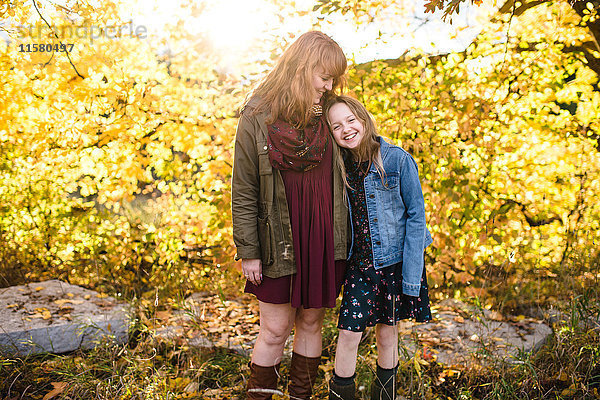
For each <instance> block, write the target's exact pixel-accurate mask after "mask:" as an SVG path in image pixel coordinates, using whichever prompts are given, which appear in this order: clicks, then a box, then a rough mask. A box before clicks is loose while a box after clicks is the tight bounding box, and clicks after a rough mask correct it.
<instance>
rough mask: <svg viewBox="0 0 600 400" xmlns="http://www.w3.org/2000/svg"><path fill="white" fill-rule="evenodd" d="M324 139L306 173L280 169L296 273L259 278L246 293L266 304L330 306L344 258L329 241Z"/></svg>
mask: <svg viewBox="0 0 600 400" xmlns="http://www.w3.org/2000/svg"><path fill="white" fill-rule="evenodd" d="M332 146H333V144H332V139H331V138H330V139H329V142H328V144H327V149H326V151H325V154H324V155H323V159H322V161H321V163H319V165H317V166H316V167H314V168H311V169H309V170H307V171H303V172H297V171H292V170H281V177H282V178H283V183H284V186H285V194H286V198H287V203H288V210H289V213H290V222H291V225H292V239H293V242H294V243H293V246H294V256H295V259H296V271H297V272H296V273H295V274H293V275H287V276H283V277H281V278H269V277H266V276H264V275H263V281H262V283H261V284H260V285H258V286H256V285H254V284H252V283H251V282H250V281H248V280H247V281H246V288H245V289H244V291H245V292H246V293H253V294H254V295H256V297H257V298H258V299H259V300H260V301H263V302H266V303H274V304H284V303H291V304H292V307H296V308H297V307H304V308H322V307H335V302H336V299H337V297H338V295H339V293H340V289H341V286H342V281H343V277H344V271H345V268H346V261H345V260H338V261H336V260H335V257H334V238H333V172H332V171H333V157H332V154H333V149H332Z"/></svg>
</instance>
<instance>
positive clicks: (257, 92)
mask: <svg viewBox="0 0 600 400" xmlns="http://www.w3.org/2000/svg"><path fill="white" fill-rule="evenodd" d="M319 67H320V68H321V69H323V71H324V73H325V74H326V75H329V76H331V77H333V85H332V86H333V87H332V89H333V90H332V92H333V91H336V90H338V89H339V90H340V91H341V90H342V89H343V87H344V85H345V81H344V73H345V72H346V67H347V61H346V56H345V55H344V52H343V51H342V49H341V48H340V46H339V45H338V44H337V43H336V42H335V41H334V40H333V39H331V38H330V37H329V36H327V35H326V34H324V33H322V32H318V31H310V32H306V33H304V34H303V35H301V36H300V37H299V38H298V39H297V40H296V41H295V42H294V43H292V44H291V45H290V47H288V48H287V49H286V50H285V51H284V53H283V54H282V55H281V57H280V58H279V61H277V64H276V65H275V67H274V68H273V69H272V70H271V72H269V74H268V75H267V76H266V77H265V78H264V79H263V80H262V81H261V82H260V83H259V84H258V86H257V87H256V88H255V89H254V91H253V92H252V94H251V96H250V98H256V99H257V100H258V101H257V105H256V107H255V108H254V109H255V111H256V112H261V111H269V117H268V118H267V121H266V122H267V123H268V124H272V123H274V122H275V121H276V120H277V119H279V118H282V119H283V120H285V121H286V122H289V123H291V124H293V125H295V126H296V127H299V128H301V127H305V126H306V125H308V123H309V122H310V119H311V117H312V113H311V109H312V106H313V102H314V98H315V94H316V93H315V89H314V87H313V85H312V79H313V73H314V72H315V70H316V69H317V68H319ZM329 95H330V93H325V94H324V95H323V96H324V100H327V97H329ZM246 104H247V102H246Z"/></svg>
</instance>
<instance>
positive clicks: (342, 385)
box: [329, 373, 356, 400]
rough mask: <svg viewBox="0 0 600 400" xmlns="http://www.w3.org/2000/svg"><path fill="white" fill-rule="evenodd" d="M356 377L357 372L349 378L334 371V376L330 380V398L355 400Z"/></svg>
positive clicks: (333, 399) (332, 399)
mask: <svg viewBox="0 0 600 400" xmlns="http://www.w3.org/2000/svg"><path fill="white" fill-rule="evenodd" d="M355 377H356V374H354V375H352V376H351V377H349V378H340V377H339V376H337V375H336V374H335V373H334V374H333V378H331V379H330V380H329V400H354V399H355V397H354V392H355V391H356V384H355V383H354V378H355Z"/></svg>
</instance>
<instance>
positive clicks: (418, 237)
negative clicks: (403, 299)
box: [400, 153, 427, 296]
mask: <svg viewBox="0 0 600 400" xmlns="http://www.w3.org/2000/svg"><path fill="white" fill-rule="evenodd" d="M401 163H402V169H401V175H400V191H401V194H402V200H403V201H404V205H405V207H406V217H407V219H406V230H405V232H406V237H405V238H404V249H403V258H402V292H403V293H404V294H406V295H409V296H418V295H419V291H420V288H421V276H422V274H423V262H424V260H423V251H424V250H425V247H426V245H427V243H425V237H426V233H427V227H426V223H425V201H424V199H423V190H422V189H421V182H420V181H419V170H418V167H417V163H416V162H415V160H414V159H413V157H412V156H411V155H410V154H408V153H405V157H403V159H402V161H401Z"/></svg>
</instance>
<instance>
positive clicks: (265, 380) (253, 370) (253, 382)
mask: <svg viewBox="0 0 600 400" xmlns="http://www.w3.org/2000/svg"><path fill="white" fill-rule="evenodd" d="M280 365H281V363H279V364H277V365H273V366H270V367H261V366H260V365H256V364H254V363H252V362H251V363H249V364H248V366H249V367H250V378H248V384H247V385H246V392H247V396H246V398H247V399H249V400H250V399H251V400H270V399H271V398H273V392H274V391H275V390H277V378H278V377H279V366H280ZM261 390H262V391H261Z"/></svg>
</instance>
